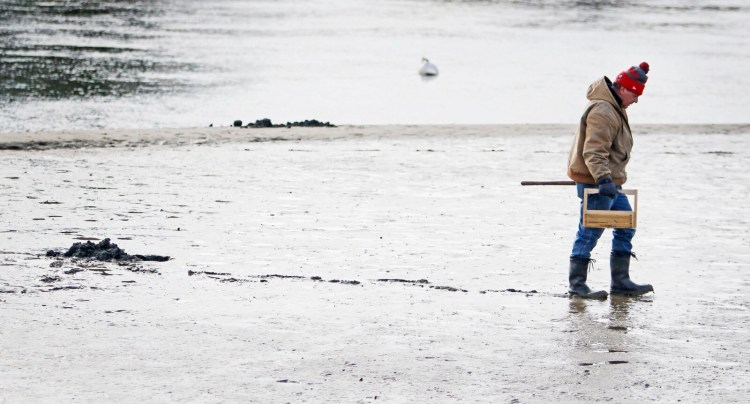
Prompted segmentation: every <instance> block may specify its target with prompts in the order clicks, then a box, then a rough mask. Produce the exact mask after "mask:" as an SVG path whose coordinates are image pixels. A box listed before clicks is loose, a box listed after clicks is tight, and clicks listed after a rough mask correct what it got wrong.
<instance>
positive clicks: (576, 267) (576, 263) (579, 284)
mask: <svg viewBox="0 0 750 404" xmlns="http://www.w3.org/2000/svg"><path fill="white" fill-rule="evenodd" d="M591 261H593V260H590V259H585V258H571V259H570V273H569V274H568V281H569V282H570V288H569V289H568V293H569V294H570V296H578V297H581V298H583V299H600V300H604V299H606V298H607V292H606V291H603V290H597V291H593V292H592V291H591V289H589V287H588V286H586V275H587V273H588V268H589V262H591Z"/></svg>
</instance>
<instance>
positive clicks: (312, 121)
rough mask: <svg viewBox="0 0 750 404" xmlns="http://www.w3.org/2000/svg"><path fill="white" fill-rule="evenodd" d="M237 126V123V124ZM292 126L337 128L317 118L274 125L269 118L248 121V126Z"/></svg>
mask: <svg viewBox="0 0 750 404" xmlns="http://www.w3.org/2000/svg"><path fill="white" fill-rule="evenodd" d="M235 126H236V125H235ZM292 126H300V127H329V128H335V127H336V125H333V124H331V123H330V122H320V121H318V120H317V119H310V120H304V121H302V122H287V123H286V124H278V125H274V124H273V122H271V120H270V119H268V118H263V119H258V120H256V121H255V123H248V124H247V126H246V127H248V128H291V127H292Z"/></svg>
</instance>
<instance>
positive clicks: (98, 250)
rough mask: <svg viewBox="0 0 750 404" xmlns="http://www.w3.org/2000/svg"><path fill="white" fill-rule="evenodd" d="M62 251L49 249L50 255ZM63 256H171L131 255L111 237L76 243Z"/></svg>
mask: <svg viewBox="0 0 750 404" xmlns="http://www.w3.org/2000/svg"><path fill="white" fill-rule="evenodd" d="M59 255H60V253H59V252H56V251H52V250H50V251H47V256H48V257H57V256H59ZM62 255H63V257H67V258H85V259H93V260H97V261H112V260H117V261H139V260H140V261H159V262H163V261H168V260H169V258H170V257H168V256H161V255H141V254H135V255H130V254H128V253H126V252H125V250H123V249H121V248H120V247H118V246H117V244H115V243H112V242H111V241H110V239H109V238H105V239H104V240H102V241H100V242H99V243H98V244H94V243H92V242H91V241H87V242H86V243H80V242H79V243H74V244H73V245H72V246H71V247H70V248H69V249H68V251H66V252H65V253H64V254H62Z"/></svg>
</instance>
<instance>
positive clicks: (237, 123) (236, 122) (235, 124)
mask: <svg viewBox="0 0 750 404" xmlns="http://www.w3.org/2000/svg"><path fill="white" fill-rule="evenodd" d="M234 126H235V127H240V126H242V121H241V120H239V119H238V120H236V121H234Z"/></svg>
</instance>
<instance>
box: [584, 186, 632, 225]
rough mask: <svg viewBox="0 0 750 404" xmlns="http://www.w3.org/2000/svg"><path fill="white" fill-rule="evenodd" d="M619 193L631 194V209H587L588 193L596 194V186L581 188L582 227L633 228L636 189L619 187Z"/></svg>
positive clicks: (597, 191)
mask: <svg viewBox="0 0 750 404" xmlns="http://www.w3.org/2000/svg"><path fill="white" fill-rule="evenodd" d="M619 192H620V193H623V194H625V195H633V199H634V201H633V211H632V212H626V211H618V210H589V209H588V201H589V195H591V194H598V193H599V190H598V189H596V188H586V189H584V190H583V227H598V228H615V229H635V226H636V224H637V221H638V220H637V219H638V190H637V189H621V190H619Z"/></svg>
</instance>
